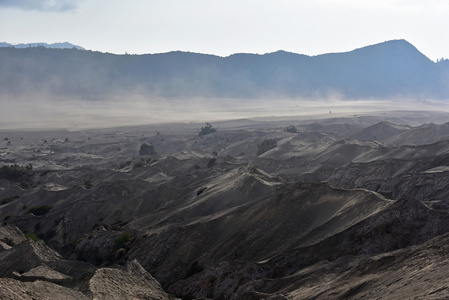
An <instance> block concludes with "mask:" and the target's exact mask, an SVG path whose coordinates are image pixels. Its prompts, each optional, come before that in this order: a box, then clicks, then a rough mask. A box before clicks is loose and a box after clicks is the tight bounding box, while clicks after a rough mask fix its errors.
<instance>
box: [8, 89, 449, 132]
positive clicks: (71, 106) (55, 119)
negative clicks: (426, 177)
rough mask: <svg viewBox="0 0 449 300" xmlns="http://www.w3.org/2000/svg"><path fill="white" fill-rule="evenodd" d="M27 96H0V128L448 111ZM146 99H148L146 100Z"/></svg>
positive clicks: (440, 105) (358, 104) (412, 106)
mask: <svg viewBox="0 0 449 300" xmlns="http://www.w3.org/2000/svg"><path fill="white" fill-rule="evenodd" d="M29 99H30V100H27V99H15V100H14V101H10V99H7V98H4V97H3V98H2V99H1V100H0V107H1V108H2V109H1V110H0V120H1V121H0V129H4V130H10V129H36V130H37V129H67V130H81V129H86V128H105V127H117V126H133V125H144V124H162V123H177V122H181V123H204V122H213V121H218V120H233V119H241V118H258V117H264V118H266V117H267V118H271V119H272V120H274V119H278V118H285V119H290V118H291V119H295V120H301V119H302V120H304V119H308V118H328V117H336V116H353V115H354V114H365V113H371V112H379V111H384V112H387V111H396V110H409V111H410V110H419V111H449V105H447V104H445V103H444V102H439V101H416V100H413V101H411V100H410V101H407V100H401V101H387V100H384V101H382V100H375V101H369V100H362V101H341V100H338V99H320V100H317V99H314V100H312V99H269V100H260V99H258V100H257V101H254V100H251V99H177V100H176V101H175V100H173V99H172V100H170V102H167V101H166V100H163V99H160V100H158V99H155V98H152V99H149V98H147V97H142V96H128V97H123V98H116V99H107V100H108V101H98V102H94V101H80V100H70V99H60V98H58V99H54V100H48V99H50V98H49V97H43V96H41V97H38V96H36V95H35V96H34V97H32V100H31V98H29ZM149 100H151V101H149Z"/></svg>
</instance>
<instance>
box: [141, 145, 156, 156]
mask: <svg viewBox="0 0 449 300" xmlns="http://www.w3.org/2000/svg"><path fill="white" fill-rule="evenodd" d="M139 154H140V155H154V154H156V150H154V146H153V145H148V144H147V143H143V144H142V145H141V146H140V150H139Z"/></svg>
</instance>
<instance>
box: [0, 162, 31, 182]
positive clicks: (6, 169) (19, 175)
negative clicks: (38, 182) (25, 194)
mask: <svg viewBox="0 0 449 300" xmlns="http://www.w3.org/2000/svg"><path fill="white" fill-rule="evenodd" d="M31 171H33V166H32V165H31V164H28V165H26V166H19V165H17V164H13V165H3V166H2V167H1V168H0V178H5V179H9V180H19V179H23V178H24V177H25V176H26V175H28V174H30V173H31Z"/></svg>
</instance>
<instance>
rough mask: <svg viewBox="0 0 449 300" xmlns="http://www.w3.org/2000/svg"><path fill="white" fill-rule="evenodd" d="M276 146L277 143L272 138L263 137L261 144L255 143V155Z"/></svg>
mask: <svg viewBox="0 0 449 300" xmlns="http://www.w3.org/2000/svg"><path fill="white" fill-rule="evenodd" d="M276 146H277V143H276V141H275V140H272V139H265V140H264V141H263V142H262V144H258V145H257V155H258V156H259V155H261V154H263V153H265V152H267V151H268V150H271V149H273V148H275V147H276Z"/></svg>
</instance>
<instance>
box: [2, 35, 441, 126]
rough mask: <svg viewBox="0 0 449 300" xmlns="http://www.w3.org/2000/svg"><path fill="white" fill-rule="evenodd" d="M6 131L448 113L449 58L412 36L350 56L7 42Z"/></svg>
mask: <svg viewBox="0 0 449 300" xmlns="http://www.w3.org/2000/svg"><path fill="white" fill-rule="evenodd" d="M0 63H1V64H2V66H3V72H2V73H1V74H0V85H1V90H2V97H1V98H0V102H1V103H0V104H1V106H2V110H1V112H0V117H1V127H2V128H5V129H6V128H36V127H43V128H70V129H76V128H91V127H110V126H121V125H137V124H148V123H153V124H154V123H169V122H199V123H203V122H208V121H213V120H224V119H237V118H252V117H271V116H276V117H281V116H294V117H307V116H310V115H327V116H329V114H330V113H332V114H338V113H340V114H341V113H361V112H369V111H382V110H447V105H446V104H445V101H444V100H445V99H448V98H449V63H448V61H447V60H442V61H438V62H433V61H431V60H430V59H428V58H427V57H426V56H424V55H423V54H422V53H421V52H419V50H418V49H416V48H415V47H414V46H413V45H411V44H410V43H408V42H407V41H404V40H395V41H389V42H385V43H380V44H376V45H372V46H367V47H364V48H360V49H356V50H353V51H351V52H346V53H337V54H326V55H320V56H315V57H311V56H306V55H300V54H295V53H289V52H284V51H278V52H275V53H267V54H265V55H257V54H235V55H232V56H229V57H224V58H223V57H218V56H213V55H204V54H198V53H189V52H179V51H177V52H169V53H162V54H156V55H112V54H108V53H100V52H92V51H84V50H77V49H46V48H44V47H32V48H25V49H14V48H11V47H8V48H0Z"/></svg>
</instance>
